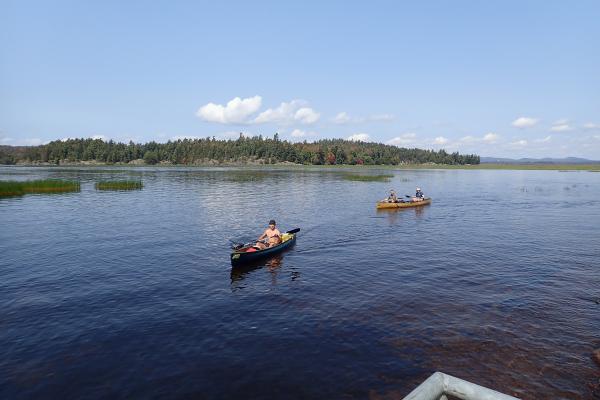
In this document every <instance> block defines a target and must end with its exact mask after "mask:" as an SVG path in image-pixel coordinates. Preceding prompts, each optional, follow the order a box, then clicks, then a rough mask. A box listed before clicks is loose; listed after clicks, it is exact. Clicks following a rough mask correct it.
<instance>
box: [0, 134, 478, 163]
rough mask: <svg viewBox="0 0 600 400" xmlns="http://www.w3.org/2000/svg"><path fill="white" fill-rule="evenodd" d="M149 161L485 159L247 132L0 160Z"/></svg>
mask: <svg viewBox="0 0 600 400" xmlns="http://www.w3.org/2000/svg"><path fill="white" fill-rule="evenodd" d="M140 159H142V160H144V161H145V162H146V163H147V164H157V163H161V162H163V163H164V162H168V163H172V164H187V165H191V164H196V165H199V164H209V163H264V164H275V163H279V162H292V163H298V164H312V165H334V164H350V165H363V164H364V165H398V164H424V163H436V164H479V161H480V160H479V156H477V155H474V154H469V155H462V154H459V153H458V152H455V153H447V152H446V151H444V150H439V151H434V150H421V149H406V148H399V147H396V146H390V145H386V144H381V143H365V142H353V141H348V140H342V139H324V140H319V141H317V142H311V143H309V142H302V143H292V142H288V141H285V140H280V139H279V137H278V135H277V134H275V136H274V137H273V138H263V137H262V136H256V137H243V136H242V135H240V138H239V139H237V140H217V139H215V138H214V137H212V138H210V137H208V138H206V139H183V140H176V141H169V142H166V143H156V142H149V143H145V144H138V143H133V142H129V143H127V144H125V143H118V142H114V141H112V140H110V141H106V142H105V141H103V140H100V139H69V140H64V141H61V140H57V141H54V142H50V143H48V144H45V145H40V146H18V147H12V146H1V147H0V163H1V164H16V163H36V162H42V163H55V164H59V163H64V162H79V161H96V162H102V163H108V164H112V163H129V162H132V161H135V160H140Z"/></svg>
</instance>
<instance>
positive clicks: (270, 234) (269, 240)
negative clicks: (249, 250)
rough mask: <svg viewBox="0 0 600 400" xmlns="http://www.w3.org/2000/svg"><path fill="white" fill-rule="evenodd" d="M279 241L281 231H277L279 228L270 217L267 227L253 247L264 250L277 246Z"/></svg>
mask: <svg viewBox="0 0 600 400" xmlns="http://www.w3.org/2000/svg"><path fill="white" fill-rule="evenodd" d="M265 239H266V243H265ZM279 243H281V232H279V229H277V224H276V223H275V220H274V219H272V220H270V221H269V227H268V228H267V229H266V230H265V231H264V232H263V234H262V235H260V237H259V238H258V241H257V242H256V245H255V246H254V247H257V248H258V249H259V250H264V249H266V248H267V247H273V246H277V245H278V244H279Z"/></svg>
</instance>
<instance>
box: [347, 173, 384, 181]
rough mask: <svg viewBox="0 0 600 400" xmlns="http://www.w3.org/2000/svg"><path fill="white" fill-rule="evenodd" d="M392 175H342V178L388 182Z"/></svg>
mask: <svg viewBox="0 0 600 400" xmlns="http://www.w3.org/2000/svg"><path fill="white" fill-rule="evenodd" d="M393 177H394V175H354V174H347V175H344V179H345V180H347V181H355V182H389V181H390V179H391V178H393Z"/></svg>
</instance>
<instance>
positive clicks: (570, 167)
mask: <svg viewBox="0 0 600 400" xmlns="http://www.w3.org/2000/svg"><path fill="white" fill-rule="evenodd" d="M1 166H2V167H12V168H24V167H29V168H31V167H33V168H96V167H108V168H113V167H114V168H131V169H137V168H142V167H143V168H164V169H169V168H181V167H184V168H240V169H245V168H247V169H284V168H288V169H348V170H376V169H387V170H411V169H434V170H435V169H440V170H441V169H451V170H458V169H461V170H524V171H525V170H533V171H591V172H600V163H597V164H533V163H532V164H496V163H483V164H477V165H447V164H404V165H350V164H347V165H303V164H294V163H278V164H238V163H221V164H195V165H188V164H124V163H114V164H108V163H101V162H93V163H89V162H86V163H77V162H74V163H65V164H60V165H57V164H51V163H20V164H15V165H1Z"/></svg>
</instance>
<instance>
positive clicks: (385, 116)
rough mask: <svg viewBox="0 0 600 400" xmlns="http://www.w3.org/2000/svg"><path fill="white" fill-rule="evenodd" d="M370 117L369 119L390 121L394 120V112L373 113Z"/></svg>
mask: <svg viewBox="0 0 600 400" xmlns="http://www.w3.org/2000/svg"><path fill="white" fill-rule="evenodd" d="M368 119H369V121H382V122H389V121H393V120H394V116H393V115H392V114H375V115H371V116H370V117H369V118H368Z"/></svg>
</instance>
